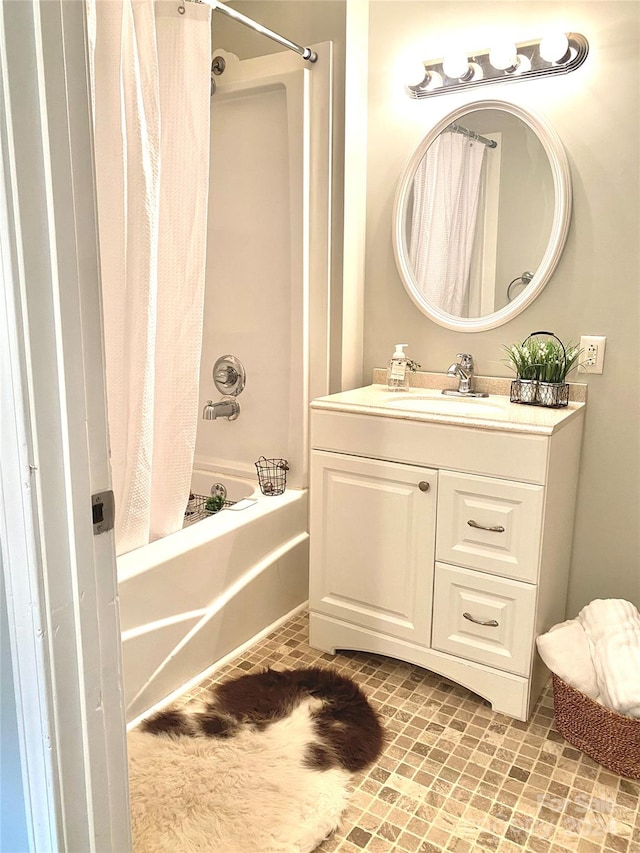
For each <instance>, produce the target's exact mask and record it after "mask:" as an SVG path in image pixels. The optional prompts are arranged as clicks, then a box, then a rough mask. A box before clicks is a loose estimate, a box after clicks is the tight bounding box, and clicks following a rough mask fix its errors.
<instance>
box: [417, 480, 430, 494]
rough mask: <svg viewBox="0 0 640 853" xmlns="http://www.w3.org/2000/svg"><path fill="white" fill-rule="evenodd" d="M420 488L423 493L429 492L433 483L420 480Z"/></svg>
mask: <svg viewBox="0 0 640 853" xmlns="http://www.w3.org/2000/svg"><path fill="white" fill-rule="evenodd" d="M418 488H419V489H420V491H421V492H428V491H429V489H430V488H431V483H427V481H426V480H420V482H419V483H418Z"/></svg>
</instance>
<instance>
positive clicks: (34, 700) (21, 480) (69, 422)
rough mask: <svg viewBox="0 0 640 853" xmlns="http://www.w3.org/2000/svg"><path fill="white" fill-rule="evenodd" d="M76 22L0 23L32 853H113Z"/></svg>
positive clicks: (14, 489) (11, 6)
mask: <svg viewBox="0 0 640 853" xmlns="http://www.w3.org/2000/svg"><path fill="white" fill-rule="evenodd" d="M84 14H85V10H84V4H82V3H65V2H60V0H50V2H47V3H41V4H38V3H4V4H2V7H1V8H0V62H1V64H2V68H1V74H0V80H1V83H0V152H1V157H2V164H1V165H2V170H1V173H0V261H1V264H2V280H3V298H2V300H1V304H0V355H1V358H2V361H1V364H2V392H1V395H2V396H1V402H2V418H1V423H2V427H1V430H0V453H1V456H2V466H1V471H0V486H1V495H2V503H1V504H0V540H2V569H3V576H4V577H3V579H4V584H5V591H6V605H7V616H8V618H7V624H8V631H9V640H10V646H11V662H12V673H9V674H8V675H7V673H6V672H3V673H2V679H3V684H2V687H3V694H4V691H5V688H6V689H7V693H8V695H11V694H13V696H14V697H15V708H16V719H17V730H16V731H15V740H16V741H17V746H18V747H19V753H20V759H21V767H20V771H21V772H20V773H16V777H17V778H16V785H15V787H20V776H21V777H22V801H23V803H24V814H23V817H24V824H25V830H26V835H27V839H28V846H29V849H30V850H35V851H38V853H45V851H49V850H78V851H79V850H82V851H115V850H117V851H118V853H125V851H127V850H129V849H130V829H129V818H128V796H127V773H126V742H125V733H124V731H125V730H124V709H123V702H122V691H121V671H120V631H119V624H118V609H117V591H116V573H115V553H114V543H113V534H112V533H109V532H106V533H102V534H101V535H97V536H94V529H93V526H94V525H93V513H92V495H93V494H95V493H98V492H103V491H107V490H108V489H109V486H110V471H109V463H108V451H107V431H106V412H105V393H104V368H103V361H102V321H101V310H100V288H99V276H98V261H97V241H96V224H95V216H94V191H93V185H94V183H93V172H92V148H91V127H90V121H89V96H88V85H87V60H86V55H87V54H86V44H85V21H84ZM5 679H6V682H5ZM3 799H4V798H3ZM2 817H3V819H4V818H5V817H6V815H5V814H4V813H3V815H2Z"/></svg>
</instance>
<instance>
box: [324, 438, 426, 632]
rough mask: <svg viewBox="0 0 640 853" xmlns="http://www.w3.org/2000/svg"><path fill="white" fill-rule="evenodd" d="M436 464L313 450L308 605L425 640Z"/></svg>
mask: <svg viewBox="0 0 640 853" xmlns="http://www.w3.org/2000/svg"><path fill="white" fill-rule="evenodd" d="M437 482H438V480H437V471H434V470H432V469H430V468H421V467H418V466H414V465H402V464H398V463H394V462H383V461H379V460H373V459H362V458H359V457H356V456H346V455H342V454H339V453H328V452H323V451H314V452H313V453H312V456H311V489H310V500H311V517H310V525H311V526H310V530H311V554H310V559H311V564H310V595H309V598H310V607H311V610H312V611H315V612H317V613H323V614H326V615H328V616H334V617H336V618H338V619H342V620H344V621H346V622H351V623H354V624H357V625H359V626H362V627H366V628H371V629H373V630H376V631H380V632H382V633H385V634H388V635H391V636H394V637H399V638H402V639H407V640H411V641H413V642H415V643H419V644H421V645H424V646H428V645H429V638H430V628H431V605H432V594H433V565H434V548H435V507H436V492H437Z"/></svg>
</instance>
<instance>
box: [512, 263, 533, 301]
mask: <svg viewBox="0 0 640 853" xmlns="http://www.w3.org/2000/svg"><path fill="white" fill-rule="evenodd" d="M533 276H534V273H532V272H529V271H528V270H525V271H524V272H523V273H522V275H517V276H516V277H515V278H514V279H513V281H510V282H509V285H508V287H507V302H511V288H512V287H513V285H514V284H516V282H518V281H519V282H520V283H521V284H523V285H524V286H525V287H526V286H527V285H528V284H529V283H530V282H531V279H532V278H533Z"/></svg>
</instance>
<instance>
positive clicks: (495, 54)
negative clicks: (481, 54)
mask: <svg viewBox="0 0 640 853" xmlns="http://www.w3.org/2000/svg"><path fill="white" fill-rule="evenodd" d="M489 62H490V63H491V64H492V65H493V67H494V68H497V69H498V71H511V70H515V67H516V64H517V62H518V55H517V51H516V46H515V44H514V43H513V42H501V43H500V44H497V45H495V47H492V48H491V50H490V51H489Z"/></svg>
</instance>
